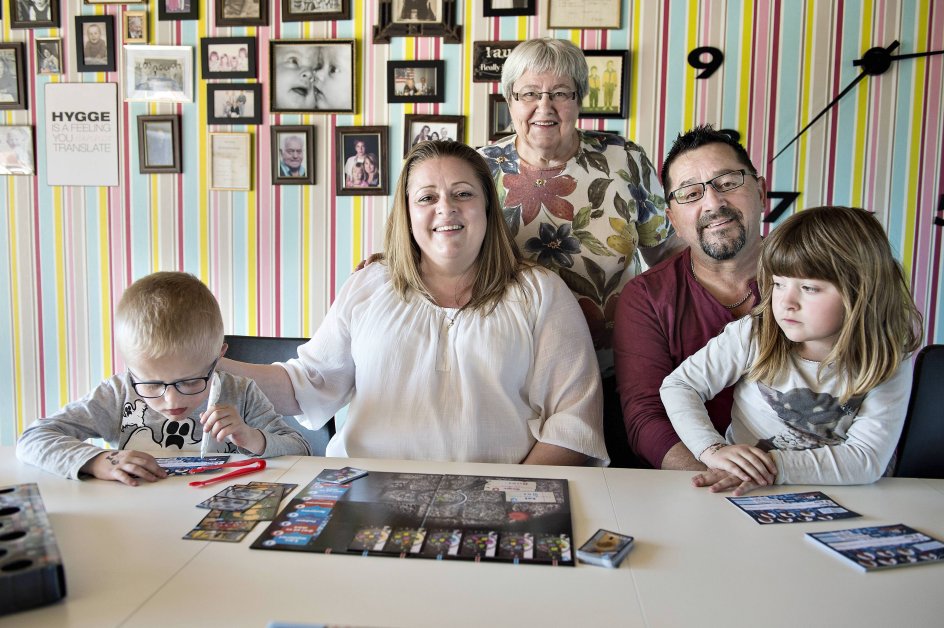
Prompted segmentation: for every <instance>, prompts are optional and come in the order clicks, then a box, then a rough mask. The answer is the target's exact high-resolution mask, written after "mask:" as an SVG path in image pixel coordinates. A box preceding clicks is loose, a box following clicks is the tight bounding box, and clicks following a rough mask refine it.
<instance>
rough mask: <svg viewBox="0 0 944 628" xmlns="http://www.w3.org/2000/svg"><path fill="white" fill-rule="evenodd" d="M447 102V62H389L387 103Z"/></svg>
mask: <svg viewBox="0 0 944 628" xmlns="http://www.w3.org/2000/svg"><path fill="white" fill-rule="evenodd" d="M445 100H446V62H445V61H387V102H445Z"/></svg>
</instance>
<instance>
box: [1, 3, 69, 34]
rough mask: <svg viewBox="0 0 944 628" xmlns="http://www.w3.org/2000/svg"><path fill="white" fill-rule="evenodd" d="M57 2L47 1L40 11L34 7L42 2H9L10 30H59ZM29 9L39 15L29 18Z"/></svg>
mask: <svg viewBox="0 0 944 628" xmlns="http://www.w3.org/2000/svg"><path fill="white" fill-rule="evenodd" d="M59 2H60V0H47V4H46V7H43V8H41V9H40V8H39V7H37V6H36V5H37V4H40V3H42V0H10V28H59ZM47 8H48V9H49V10H48V11H46V9H47ZM31 9H37V10H38V11H40V12H41V14H39V15H37V14H36V13H34V14H33V15H32V16H30V12H31Z"/></svg>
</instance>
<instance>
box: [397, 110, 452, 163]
mask: <svg viewBox="0 0 944 628" xmlns="http://www.w3.org/2000/svg"><path fill="white" fill-rule="evenodd" d="M404 127H405V129H404V133H405V136H404V138H403V154H404V155H406V154H407V153H409V152H410V149H411V148H413V147H414V146H416V145H417V144H419V143H420V142H425V141H426V140H452V141H457V140H458V141H460V142H463V141H465V128H464V127H465V117H464V116H429V115H424V114H414V113H411V114H408V115H407V116H406V120H405V122H404Z"/></svg>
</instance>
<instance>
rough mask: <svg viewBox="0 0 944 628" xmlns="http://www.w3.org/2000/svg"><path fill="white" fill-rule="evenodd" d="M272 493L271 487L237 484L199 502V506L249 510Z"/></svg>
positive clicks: (215, 508) (212, 508)
mask: <svg viewBox="0 0 944 628" xmlns="http://www.w3.org/2000/svg"><path fill="white" fill-rule="evenodd" d="M272 493H273V491H272V490H271V489H263V488H252V487H251V486H246V485H238V484H236V485H233V486H227V487H226V488H224V489H223V490H222V491H220V492H219V493H217V494H216V495H214V496H213V497H211V498H209V499H206V500H204V501H202V502H200V503H199V504H197V507H198V508H208V509H210V510H248V509H249V508H250V507H252V506H254V505H255V504H256V503H258V502H259V501H260V500H261V499H262V498H264V497H268V496H269V495H271V494H272Z"/></svg>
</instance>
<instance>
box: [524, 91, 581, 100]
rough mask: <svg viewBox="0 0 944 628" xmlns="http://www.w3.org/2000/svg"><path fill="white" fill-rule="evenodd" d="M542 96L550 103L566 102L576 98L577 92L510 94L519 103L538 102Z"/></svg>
mask: <svg viewBox="0 0 944 628" xmlns="http://www.w3.org/2000/svg"><path fill="white" fill-rule="evenodd" d="M544 94H547V97H548V98H550V99H551V102H567V101H568V100H574V99H575V98H577V92H511V95H512V96H513V97H514V99H515V100H520V101H521V102H538V101H539V100H541V97H542V96H543V95H544Z"/></svg>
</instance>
